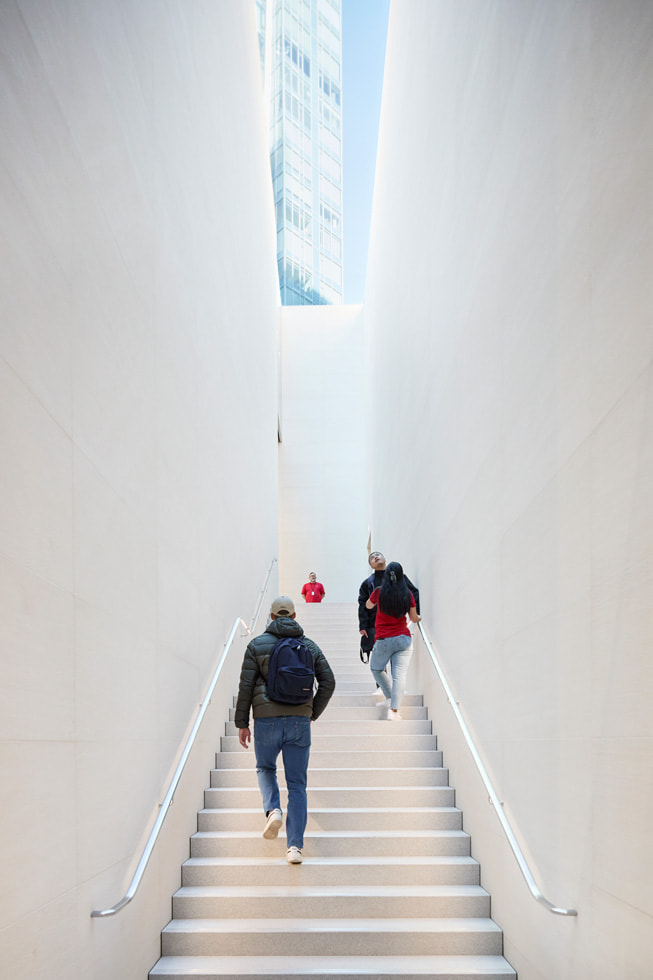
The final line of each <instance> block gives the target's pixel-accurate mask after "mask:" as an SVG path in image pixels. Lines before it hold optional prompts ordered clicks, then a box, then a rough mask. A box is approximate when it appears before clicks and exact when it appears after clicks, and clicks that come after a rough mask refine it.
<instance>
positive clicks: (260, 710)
mask: <svg viewBox="0 0 653 980" xmlns="http://www.w3.org/2000/svg"><path fill="white" fill-rule="evenodd" d="M282 636H303V637H304V643H305V644H306V646H307V647H308V649H309V650H310V652H311V653H312V655H313V664H314V666H315V677H316V679H317V685H318V686H317V691H316V692H315V694H314V695H313V697H312V698H311V700H310V701H306V702H305V703H304V704H281V703H280V702H279V701H272V700H271V699H270V698H269V697H268V689H267V687H266V685H265V681H266V678H267V676H268V664H269V662H270V654H271V653H272V651H273V649H274V647H275V644H276V642H277V640H278V639H280V637H282ZM335 686H336V681H335V677H334V676H333V671H332V670H331V667H330V666H329V663H328V661H327V658H326V657H325V656H324V654H323V653H322V651H321V650H320V648H319V646H318V645H317V644H316V643H313V641H312V640H309V638H308V637H307V636H304V630H303V629H302V628H301V626H300V625H299V623H298V622H297V620H295V619H291V618H290V617H289V616H280V617H279V618H278V619H273V620H272V622H271V623H270V625H269V626H268V627H267V628H266V630H265V633H261V635H260V636H255V637H254V639H253V640H250V641H249V643H248V644H247V649H246V650H245V656H244V658H243V665H242V667H241V670H240V684H239V686H238V699H237V701H236V713H235V717H234V721H235V723H236V728H249V712H250V709H252V710H253V714H254V718H279V717H281V716H283V715H300V716H302V717H308V718H312V719H313V721H315V719H316V718H319V716H320V715H321V714H322V712H323V711H324V709H325V708H326V706H327V704H328V702H329V698H330V697H331V695H332V694H333V692H334V690H335Z"/></svg>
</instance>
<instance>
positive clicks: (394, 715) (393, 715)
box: [388, 708, 401, 721]
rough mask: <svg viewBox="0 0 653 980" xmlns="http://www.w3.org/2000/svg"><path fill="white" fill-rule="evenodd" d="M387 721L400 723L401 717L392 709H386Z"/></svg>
mask: <svg viewBox="0 0 653 980" xmlns="http://www.w3.org/2000/svg"><path fill="white" fill-rule="evenodd" d="M388 721H401V715H400V714H399V712H398V711H393V710H392V708H388Z"/></svg>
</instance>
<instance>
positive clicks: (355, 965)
mask: <svg viewBox="0 0 653 980" xmlns="http://www.w3.org/2000/svg"><path fill="white" fill-rule="evenodd" d="M499 971H500V972H499ZM178 973H183V974H184V975H186V976H189V977H210V976H216V977H219V976H221V975H225V974H226V975H233V974H235V973H240V974H244V975H250V976H259V977H267V976H280V977H292V976H293V975H297V974H299V975H301V974H304V973H308V974H310V976H316V975H317V976H319V975H320V974H323V973H324V974H329V973H334V974H336V975H337V976H340V977H346V978H348V977H350V976H356V977H359V976H363V977H364V976H365V974H366V973H367V974H371V975H372V976H375V977H376V976H398V977H408V976H410V975H411V974H413V975H415V974H424V975H425V976H427V977H433V978H437V977H438V976H460V977H466V976H474V975H477V976H478V975H481V976H488V977H492V976H497V975H498V976H501V977H516V976H517V974H516V973H515V971H514V970H513V968H512V967H511V966H510V964H509V963H508V961H507V960H506V959H504V957H503V956H491V955H486V956H482V955H481V956H475V955H462V956H356V957H352V956H260V957H257V956H164V957H162V958H161V959H160V960H159V962H158V963H157V964H156V966H155V967H154V968H153V969H152V971H151V972H150V976H166V974H168V975H170V974H178Z"/></svg>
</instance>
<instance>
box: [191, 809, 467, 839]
mask: <svg viewBox="0 0 653 980" xmlns="http://www.w3.org/2000/svg"><path fill="white" fill-rule="evenodd" d="M264 822H265V821H264V817H263V810H262V808H261V807H260V806H259V807H258V808H257V809H250V810H247V809H233V810H227V809H221V810H210V809H204V810H200V811H199V813H198V814H197V829H198V830H243V831H245V830H252V831H256V830H258V831H259V833H262V832H263V823H264ZM306 828H307V830H309V831H311V832H312V831H318V830H328V831H331V830H363V829H367V830H368V832H370V833H371V832H372V831H376V830H391V829H394V828H399V829H401V830H402V831H403V832H404V833H412V832H413V831H415V830H460V829H461V828H462V812H461V811H460V810H458V809H457V808H456V807H453V806H452V807H445V806H443V807H438V808H435V809H434V808H433V807H360V808H358V809H356V808H354V807H349V808H345V807H337V808H335V809H332V810H327V809H324V808H323V809H319V810H318V809H315V808H314V809H311V810H309V811H308V822H307V824H306Z"/></svg>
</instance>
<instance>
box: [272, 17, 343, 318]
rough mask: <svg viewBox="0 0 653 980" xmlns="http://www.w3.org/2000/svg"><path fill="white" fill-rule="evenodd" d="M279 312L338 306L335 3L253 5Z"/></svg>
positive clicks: (339, 215)
mask: <svg viewBox="0 0 653 980" xmlns="http://www.w3.org/2000/svg"><path fill="white" fill-rule="evenodd" d="M256 15H257V25H258V32H259V45H260V50H261V64H262V68H263V76H264V81H265V90H266V95H267V97H268V98H269V117H270V163H271V167H272V183H273V187H274V202H275V208H276V216H277V263H278V267H279V285H280V287H281V302H282V304H283V305H284V306H299V305H304V304H318V303H341V302H342V296H343V288H342V88H341V70H340V67H341V62H342V41H341V22H342V18H341V6H340V0H256Z"/></svg>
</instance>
